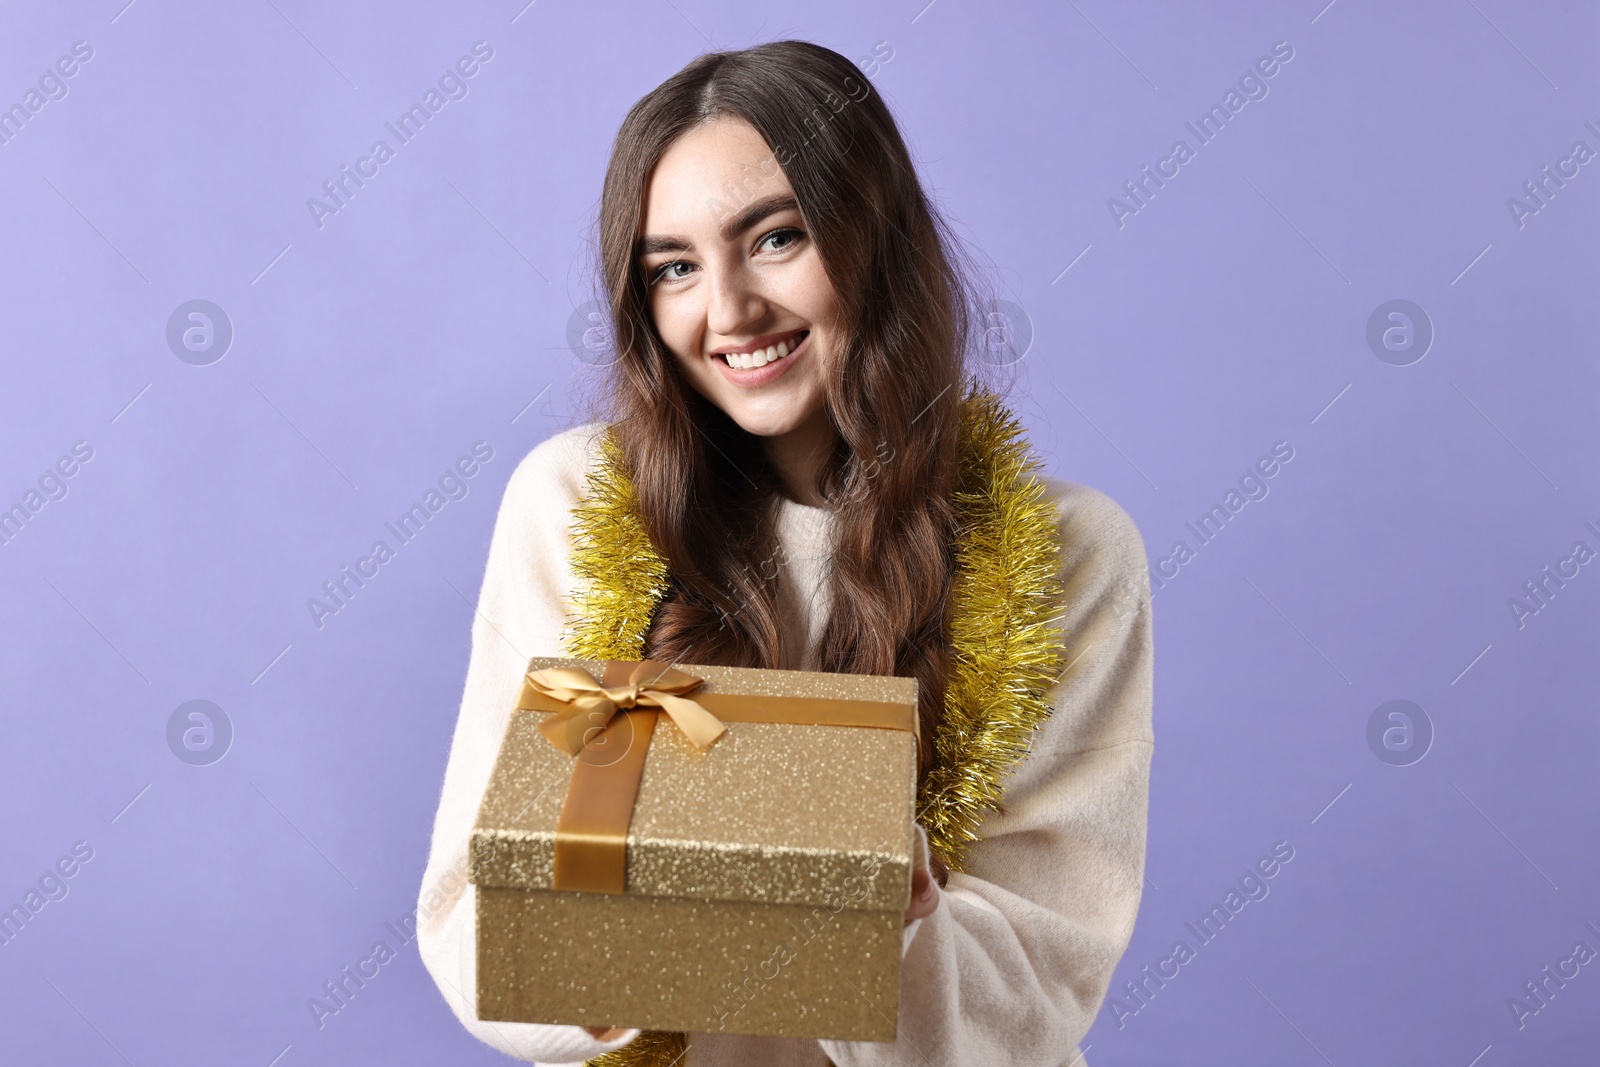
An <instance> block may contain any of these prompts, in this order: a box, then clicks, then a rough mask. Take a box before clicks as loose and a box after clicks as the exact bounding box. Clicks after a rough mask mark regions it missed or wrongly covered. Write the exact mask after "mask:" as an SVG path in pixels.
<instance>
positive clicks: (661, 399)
mask: <svg viewBox="0 0 1600 1067" xmlns="http://www.w3.org/2000/svg"><path fill="white" fill-rule="evenodd" d="M722 116H733V117H737V118H742V119H744V120H745V121H747V122H749V123H750V125H752V126H753V127H755V129H756V130H757V131H758V132H759V133H760V134H761V136H762V137H763V138H764V139H765V140H766V143H767V145H768V147H769V148H770V149H771V150H772V153H773V159H774V161H775V162H776V164H777V165H778V166H781V167H782V168H783V173H784V174H785V175H786V176H787V178H788V180H789V183H790V184H791V185H792V186H793V188H794V192H795V197H796V199H797V200H798V202H799V205H800V210H801V214H802V215H803V216H804V218H805V223H806V227H807V229H808V231H809V234H810V237H811V239H812V240H813V241H815V242H816V248H817V251H818V253H819V255H820V256H821V259H822V263H823V266H824V269H825V270H826V272H827V275H828V278H829V280H830V281H831V282H832V285H833V288H834V290H835V291H836V293H837V295H838V301H839V308H840V320H839V323H840V326H841V329H840V331H839V335H840V337H841V343H842V346H843V348H842V351H837V352H834V353H832V357H833V358H832V360H831V363H830V365H829V373H828V376H827V380H826V384H825V397H826V408H827V413H828V416H829V418H830V419H831V422H832V425H833V427H834V429H835V430H836V431H837V434H838V440H837V445H836V447H835V451H834V454H833V455H832V456H831V457H830V459H829V462H828V463H827V464H825V469H824V470H823V472H822V475H821V478H820V482H819V485H818V486H817V489H818V491H819V492H820V493H821V495H822V496H823V497H824V498H825V499H827V500H828V501H829V506H830V508H832V509H833V510H834V511H835V513H836V516H835V517H836V527H837V530H838V540H837V542H836V545H835V554H834V558H833V566H832V576H831V581H832V591H831V592H832V596H831V605H832V606H831V610H830V613H829V618H828V622H827V626H826V629H825V631H824V632H823V635H822V639H821V645H820V649H819V654H818V662H817V667H818V669H821V670H827V671H839V672H846V673H856V674H893V675H899V676H902V677H905V676H911V677H915V678H917V679H918V681H919V682H920V686H919V692H920V696H919V712H920V718H921V734H922V736H921V745H920V752H921V755H920V770H921V772H922V773H923V774H926V773H927V771H928V770H929V769H930V768H931V767H932V766H933V765H934V745H933V741H934V736H935V730H936V728H937V726H938V722H939V718H940V713H941V711H942V709H943V707H944V696H945V687H946V680H947V676H948V672H949V668H950V651H949V608H950V592H951V584H952V575H953V568H954V560H953V556H952V550H951V543H952V540H953V536H954V532H955V521H956V519H955V513H954V509H953V505H952V500H951V492H952V489H953V487H954V485H955V478H956V465H957V461H958V455H957V451H958V443H959V442H958V438H959V429H960V415H961V406H960V401H961V399H962V397H963V395H964V393H965V390H966V388H967V384H968V383H967V378H968V374H969V368H968V360H967V353H968V351H969V349H971V348H972V346H973V344H974V343H975V342H976V340H977V338H978V333H977V331H978V330H980V329H981V325H980V323H979V322H978V319H977V316H976V315H975V313H974V310H973V309H974V308H975V307H976V306H977V305H976V304H975V303H974V299H973V296H974V292H975V289H974V286H973V284H972V282H971V277H972V272H971V271H970V270H969V269H966V266H965V265H966V262H967V260H966V253H965V251H964V248H963V246H962V245H961V242H960V241H959V240H958V239H957V238H956V237H955V236H954V234H953V233H952V231H951V230H950V228H949V226H948V224H947V223H945V222H944V220H943V219H942V218H941V217H940V215H939V214H938V212H937V210H936V209H935V208H934V207H933V206H932V205H931V204H930V203H929V200H928V198H927V196H926V195H925V193H924V191H923V189H922V186H921V184H920V183H919V181H918V179H917V175H916V171H915V168H914V167H913V165H912V161H911V157H910V154H909V153H908V152H907V150H906V145H905V142H904V140H903V139H902V137H901V135H900V131H899V129H898V128H897V127H896V125H895V121H894V118H893V116H892V115H891V114H890V112H889V109H888V108H887V107H886V106H885V104H884V102H883V100H882V99H881V98H880V97H879V95H878V94H877V93H876V92H875V91H873V90H872V88H871V86H870V84H869V83H868V82H867V80H866V78H865V77H864V76H863V75H862V74H861V73H860V71H858V70H857V69H856V67H855V66H854V65H853V64H852V63H850V61H849V60H847V59H845V58H844V57H843V56H841V55H839V54H838V53H837V52H834V51H831V50H829V49H827V48H824V47H822V46H820V45H816V44H811V43H809V42H805V41H774V42H771V43H768V44H763V45H758V46H756V47H753V48H748V49H744V50H742V51H737V52H715V53H710V54H706V55H702V56H700V57H699V58H697V59H695V60H694V61H693V62H691V63H690V64H689V65H688V66H686V67H684V68H683V69H682V70H681V71H679V72H678V73H677V74H675V75H673V76H672V77H671V78H669V79H668V80H667V81H666V82H664V83H662V84H661V85H660V86H659V87H658V88H656V89H655V90H654V91H652V92H651V93H649V94H648V95H647V96H645V97H644V98H643V99H641V100H640V101H639V102H638V103H637V104H636V105H634V107H633V109H632V110H631V111H629V113H628V116H627V118H626V119H625V120H624V121H623V123H622V127H621V129H620V130H619V132H618V134H617V137H616V142H615V144H614V146H613V148H612V154H611V161H610V165H609V167H608V169H607V171H606V178H605V188H604V193H603V195H602V201H601V211H600V257H601V273H602V275H603V279H604V284H605V289H606V295H607V296H608V298H609V303H610V307H611V313H612V319H613V324H614V327H615V332H614V334H613V336H614V337H615V339H616V344H617V360H616V362H615V363H614V364H613V367H612V369H613V375H612V380H611V382H610V385H611V395H610V401H611V412H610V415H611V422H612V424H613V426H614V427H615V428H616V431H617V433H618V437H619V440H620V442H621V445H622V448H623V454H624V456H625V458H626V462H627V467H628V471H629V473H630V475H631V477H632V479H633V481H634V484H635V486H636V488H637V492H638V500H639V505H640V508H641V511H642V515H643V519H644V523H645V527H646V529H647V530H648V531H649V533H650V536H651V539H652V540H653V542H654V543H655V546H656V548H657V549H658V551H660V552H661V554H662V555H663V557H664V558H665V559H666V560H667V561H668V564H669V567H670V570H671V587H670V589H669V591H668V593H667V594H666V596H665V597H664V598H663V600H662V601H661V603H660V606H659V607H658V609H657V611H656V614H655V617H654V619H653V621H652V624H651V628H650V631H649V634H648V636H647V638H646V654H647V655H649V656H650V657H652V658H655V659H661V660H668V661H678V662H686V663H711V664H727V665H733V666H751V667H775V666H777V665H778V664H779V663H780V662H782V659H781V656H782V651H783V649H784V648H785V647H786V646H785V642H788V641H794V640H800V641H803V640H804V635H794V634H789V633H786V632H785V630H784V628H783V626H782V625H781V623H780V618H779V612H778V604H777V597H776V593H777V589H776V585H775V582H774V581H773V579H774V577H775V576H776V573H777V570H778V567H779V566H781V564H782V560H781V559H779V558H775V557H774V554H773V553H774V547H773V546H775V545H776V544H777V543H778V542H777V537H776V534H775V530H774V519H775V515H774V509H773V507H772V504H773V503H774V500H775V497H776V496H777V495H778V494H779V493H780V492H781V489H780V482H779V479H778V477H777V474H776V472H775V471H774V470H773V468H772V467H771V465H770V464H769V463H768V462H767V460H766V459H765V455H764V452H763V450H762V449H761V448H759V447H757V442H756V440H755V439H754V438H753V437H752V436H751V435H750V434H748V433H747V432H746V431H744V430H743V429H741V428H740V427H739V426H738V425H737V424H736V423H735V422H734V421H733V420H732V419H731V418H729V417H728V416H727V415H726V414H725V413H724V412H722V411H721V410H720V409H719V408H717V407H716V406H715V405H714V404H712V403H710V402H709V401H707V400H706V399H705V398H703V397H702V396H700V395H699V394H698V393H697V392H696V391H695V390H694V389H693V388H692V387H691V386H690V385H689V384H688V382H687V380H686V379H685V378H684V376H683V375H682V373H681V372H680V370H679V368H678V366H677V363H676V361H675V359H674V357H673V355H672V353H671V352H670V351H669V350H668V349H667V347H666V346H665V345H664V344H663V343H662V341H661V338H660V335H659V334H658V333H657V331H656V330H655V327H654V325H653V323H652V321H651V317H650V314H649V305H648V296H647V288H646V284H645V279H644V277H643V272H642V270H641V269H640V268H639V267H638V265H637V259H638V257H637V242H638V241H639V239H640V237H641V236H642V233H643V216H644V207H643V205H644V194H645V189H646V183H647V182H648V180H649V177H650V174H651V171H652V168H654V166H655V165H656V163H657V162H658V161H659V160H660V159H661V157H662V155H663V154H664V152H665V151H666V149H667V147H668V146H669V145H670V144H671V143H672V142H673V141H674V140H676V139H677V138H678V137H679V136H681V135H682V134H684V133H685V132H687V131H689V130H691V129H693V128H695V127H696V126H698V125H700V124H701V123H704V122H706V121H708V120H711V119H713V118H717V117H722ZM734 206H735V207H737V206H738V205H737V204H735V205H734Z"/></svg>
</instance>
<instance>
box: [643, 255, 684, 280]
mask: <svg viewBox="0 0 1600 1067" xmlns="http://www.w3.org/2000/svg"><path fill="white" fill-rule="evenodd" d="M693 266H694V264H692V263H686V262H684V261H683V260H681V259H675V260H673V261H672V262H671V263H663V264H661V266H659V267H657V268H656V272H655V274H654V275H653V276H652V277H651V279H650V280H651V281H652V282H658V281H660V280H661V279H663V278H666V279H667V280H668V281H681V280H682V279H683V278H684V277H686V276H687V275H686V274H678V273H675V271H676V269H677V268H679V267H683V268H685V270H686V271H687V269H689V268H692V267H693Z"/></svg>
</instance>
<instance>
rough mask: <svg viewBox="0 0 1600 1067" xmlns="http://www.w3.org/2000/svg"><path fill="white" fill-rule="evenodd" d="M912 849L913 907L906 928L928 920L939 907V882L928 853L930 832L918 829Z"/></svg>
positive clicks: (908, 909)
mask: <svg viewBox="0 0 1600 1067" xmlns="http://www.w3.org/2000/svg"><path fill="white" fill-rule="evenodd" d="M916 831H917V832H916V840H915V842H914V843H913V845H912V849H911V863H912V866H911V906H910V907H908V908H907V909H906V921H905V924H904V925H906V926H910V925H911V921H912V920H913V919H926V918H927V917H928V916H930V915H932V914H933V913H934V912H935V911H936V910H937V909H938V907H939V882H938V881H937V880H936V879H935V878H934V875H933V870H932V868H931V865H930V860H929V853H928V832H927V831H926V830H924V829H923V828H922V827H921V826H920V825H918V826H917V827H916Z"/></svg>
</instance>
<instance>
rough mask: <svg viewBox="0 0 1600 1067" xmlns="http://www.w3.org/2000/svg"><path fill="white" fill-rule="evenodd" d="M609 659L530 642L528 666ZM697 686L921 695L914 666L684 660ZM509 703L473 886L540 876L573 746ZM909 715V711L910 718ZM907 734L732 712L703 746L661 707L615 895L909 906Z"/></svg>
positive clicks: (773, 692)
mask: <svg viewBox="0 0 1600 1067" xmlns="http://www.w3.org/2000/svg"><path fill="white" fill-rule="evenodd" d="M574 666H575V667H582V668H584V669H586V670H589V671H590V672H591V673H593V674H594V676H595V677H599V676H600V672H601V670H602V668H603V666H604V664H602V663H599V662H597V661H592V660H577V659H554V658H544V657H536V658H534V659H533V660H532V661H530V663H529V665H528V670H530V671H534V670H541V669H544V668H547V667H574ZM679 666H680V669H682V670H685V671H687V672H689V673H690V674H694V675H696V676H698V677H700V678H703V679H704V680H705V682H704V685H703V686H702V687H701V688H700V689H698V690H696V691H695V692H694V693H690V694H688V695H689V696H691V697H693V696H695V695H697V694H699V693H712V692H715V693H720V694H741V695H743V694H749V695H752V696H791V697H794V696H798V697H816V698H823V699H826V698H836V699H837V698H841V697H843V698H850V699H856V700H871V701H879V702H886V703H898V704H904V705H907V706H909V707H910V708H911V709H913V712H914V709H915V706H916V698H917V682H916V679H914V678H891V677H886V676H881V675H855V674H830V673H821V672H815V671H783V670H762V669H753V668H743V667H712V666H695V665H690V664H682V665H679ZM546 714H548V713H546V712H539V711H521V710H519V711H513V712H512V713H511V720H510V724H509V726H508V728H507V731H506V736H505V739H504V741H503V742H502V744H501V748H500V754H499V757H498V758H497V759H496V761H495V766H494V770H493V772H492V774H491V776H490V779H489V784H488V787H487V789H486V791H485V794H484V799H483V803H482V805H481V807H480V809H479V812H478V818H477V822H476V824H475V826H474V828H473V831H472V838H471V847H470V868H469V870H470V874H469V877H470V880H471V881H472V882H473V883H474V884H476V885H479V886H498V887H506V888H517V889H525V890H550V889H551V888H552V878H553V873H554V853H555V833H556V825H557V820H558V819H559V817H560V814H561V809H562V805H563V803H564V801H565V799H566V792H567V786H568V783H569V781H570V780H571V778H572V771H573V765H574V764H575V763H576V762H577V757H574V756H569V755H567V754H566V753H564V752H562V751H560V750H559V749H557V748H556V747H555V746H554V745H552V744H551V743H550V742H549V741H548V740H546V739H545V737H544V735H543V734H541V733H540V732H539V729H538V723H539V721H540V719H541V718H542V717H543V716H544V715H546ZM913 721H914V719H913ZM916 745H917V741H916V735H915V734H914V733H911V732H908V731H905V730H893V729H883V728H876V727H858V726H819V725H809V724H793V723H765V722H728V723H727V733H725V734H724V735H723V736H722V737H721V739H720V740H718V741H717V742H716V743H715V744H714V745H712V746H711V747H710V748H709V749H708V750H706V751H697V750H696V749H695V748H694V747H693V746H692V745H691V744H690V743H689V741H688V740H687V739H686V738H685V737H684V735H683V734H682V732H681V731H680V730H679V729H678V728H677V726H676V725H674V724H673V723H672V721H671V720H670V719H669V718H668V717H667V716H666V715H665V714H662V715H661V716H660V718H659V720H658V722H657V725H656V728H655V733H654V737H653V739H652V740H651V741H650V748H649V750H648V757H647V758H646V760H645V763H644V773H643V777H642V778H641V779H640V782H639V792H638V797H637V800H636V802H635V805H634V810H633V817H632V821H631V822H630V824H629V828H628V846H627V854H628V855H627V889H626V893H625V894H624V895H645V896H662V897H686V898H697V899H702V900H725V901H746V902H751V903H765V904H805V905H828V904H829V903H830V902H835V903H836V902H837V901H838V900H839V898H840V897H841V895H842V894H844V895H846V899H847V900H848V902H849V904H850V906H851V907H853V908H855V909H858V910H877V911H894V912H900V911H903V910H904V909H905V908H906V906H907V904H908V903H909V901H910V896H911V850H912V840H913V838H912V834H913V829H912V824H913V820H914V812H915V804H916Z"/></svg>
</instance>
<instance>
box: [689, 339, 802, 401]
mask: <svg viewBox="0 0 1600 1067" xmlns="http://www.w3.org/2000/svg"><path fill="white" fill-rule="evenodd" d="M810 336H811V331H810V330H789V331H786V332H784V333H775V334H767V335H765V336H762V337H758V338H756V339H755V340H754V341H751V342H750V343H749V344H743V345H728V346H725V347H723V348H720V349H718V350H717V351H715V352H713V353H711V361H712V362H713V363H715V364H716V365H717V370H719V371H721V372H722V376H723V377H724V378H726V379H727V380H728V381H729V382H730V383H732V384H733V385H736V386H738V387H740V388H741V389H753V388H756V387H757V386H762V385H766V384H767V383H768V382H770V381H773V380H775V379H777V378H778V377H779V376H781V375H783V374H785V373H787V372H788V370H789V368H790V367H791V366H793V365H794V363H795V361H796V360H798V359H799V358H800V357H801V356H802V355H804V354H806V352H807V351H808V349H807V348H806V339H807V338H808V337H810Z"/></svg>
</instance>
